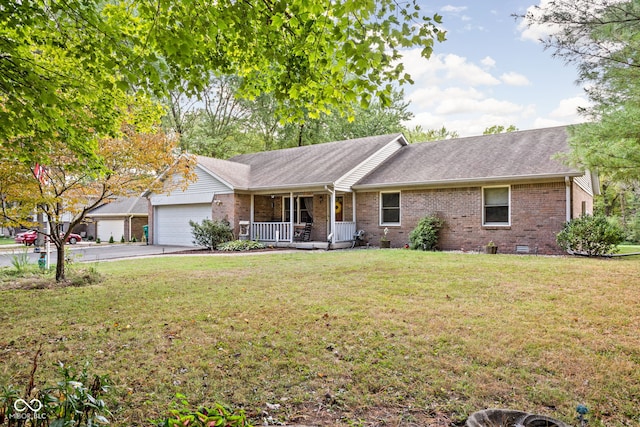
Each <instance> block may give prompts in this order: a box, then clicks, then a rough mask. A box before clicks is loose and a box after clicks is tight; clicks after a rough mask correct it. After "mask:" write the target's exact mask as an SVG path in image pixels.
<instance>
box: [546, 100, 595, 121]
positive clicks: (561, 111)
mask: <svg viewBox="0 0 640 427" xmlns="http://www.w3.org/2000/svg"><path fill="white" fill-rule="evenodd" d="M588 105H589V101H587V100H586V99H585V98H583V97H581V96H574V97H573V98H567V99H562V100H560V103H559V104H558V106H557V107H556V108H555V109H554V110H553V111H552V112H551V113H550V114H549V116H550V117H553V118H556V119H567V118H572V117H576V116H578V107H587V106H588Z"/></svg>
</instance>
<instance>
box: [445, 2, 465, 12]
mask: <svg viewBox="0 0 640 427" xmlns="http://www.w3.org/2000/svg"><path fill="white" fill-rule="evenodd" d="M467 9H468V8H467V6H452V5H450V4H448V5H446V6H443V7H442V8H441V9H440V11H441V12H448V13H460V12H464V11H465V10H467Z"/></svg>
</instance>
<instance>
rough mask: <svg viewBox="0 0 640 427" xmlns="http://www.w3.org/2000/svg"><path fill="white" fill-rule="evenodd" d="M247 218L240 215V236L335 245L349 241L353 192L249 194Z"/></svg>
mask: <svg viewBox="0 0 640 427" xmlns="http://www.w3.org/2000/svg"><path fill="white" fill-rule="evenodd" d="M248 214H249V215H248V216H249V218H247V219H245V218H242V217H241V218H240V221H239V224H240V233H239V235H240V238H245V239H250V240H257V241H260V242H263V243H266V244H269V245H274V246H277V247H294V248H302V249H334V248H346V247H350V246H351V245H352V242H353V240H354V236H355V234H356V212H355V194H354V193H342V192H336V191H334V190H332V189H329V188H327V189H325V190H324V191H299V192H289V193H273V194H251V195H250V207H249V209H248Z"/></svg>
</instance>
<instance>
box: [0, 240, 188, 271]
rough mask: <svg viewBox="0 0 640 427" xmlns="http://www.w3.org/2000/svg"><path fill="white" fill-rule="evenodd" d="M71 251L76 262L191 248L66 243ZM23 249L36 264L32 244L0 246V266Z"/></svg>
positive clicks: (131, 256)
mask: <svg viewBox="0 0 640 427" xmlns="http://www.w3.org/2000/svg"><path fill="white" fill-rule="evenodd" d="M67 248H69V250H70V252H71V257H72V258H73V260H74V261H76V262H96V261H104V260H111V259H121V258H135V257H141V256H151V255H162V254H169V253H175V252H181V251H184V250H189V249H193V248H188V247H184V246H161V245H157V246H156V245H145V244H144V243H125V244H99V245H98V244H95V243H78V244H77V245H67ZM25 249H26V250H27V255H28V257H29V263H31V264H37V263H38V258H40V254H39V253H36V252H35V251H34V248H33V247H32V246H29V247H26V246H22V245H10V246H6V247H5V246H0V267H7V266H11V265H12V263H11V262H12V260H13V259H14V257H15V256H17V255H19V254H23V253H24V251H25ZM56 256H57V254H56V251H55V248H54V247H53V246H52V248H51V260H50V262H51V265H55V262H56Z"/></svg>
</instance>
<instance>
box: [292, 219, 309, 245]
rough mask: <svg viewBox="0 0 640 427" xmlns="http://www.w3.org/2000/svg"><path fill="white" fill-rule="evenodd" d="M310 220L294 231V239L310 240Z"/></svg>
mask: <svg viewBox="0 0 640 427" xmlns="http://www.w3.org/2000/svg"><path fill="white" fill-rule="evenodd" d="M312 225H313V223H312V222H307V223H305V224H304V228H303V229H302V230H299V231H296V233H295V235H294V237H295V239H296V240H298V241H301V242H308V241H309V240H311V226H312Z"/></svg>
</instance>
